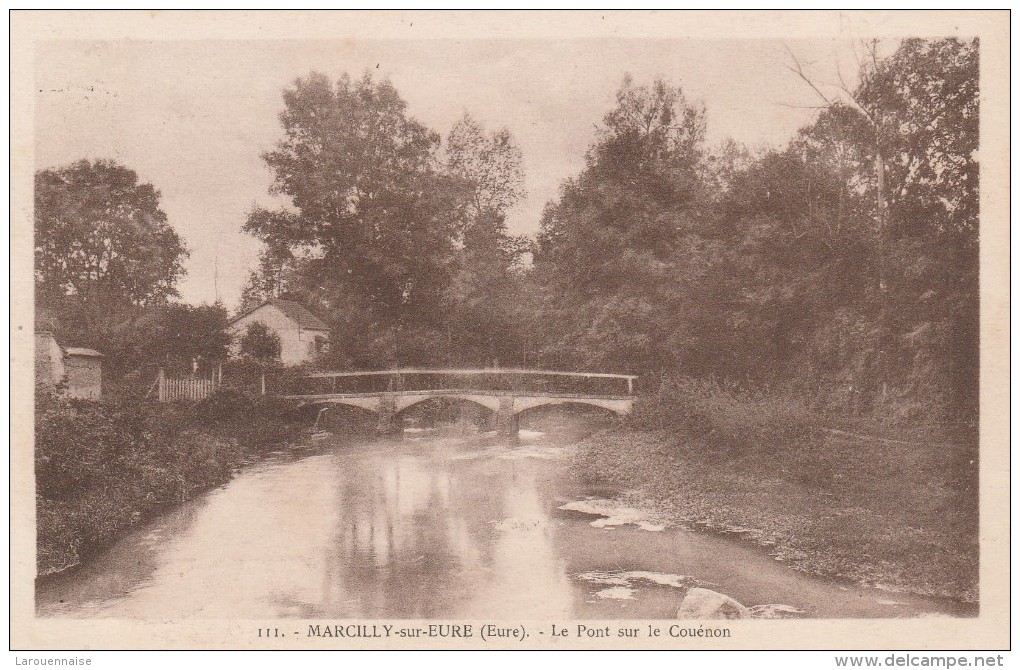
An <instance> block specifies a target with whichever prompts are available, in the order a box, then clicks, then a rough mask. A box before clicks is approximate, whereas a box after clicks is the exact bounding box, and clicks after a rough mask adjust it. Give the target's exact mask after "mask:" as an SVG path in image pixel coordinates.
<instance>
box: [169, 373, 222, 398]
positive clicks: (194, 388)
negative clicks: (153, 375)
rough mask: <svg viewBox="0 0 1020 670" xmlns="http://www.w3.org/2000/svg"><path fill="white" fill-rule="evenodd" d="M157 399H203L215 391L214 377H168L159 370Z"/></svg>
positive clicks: (215, 382) (215, 381)
mask: <svg viewBox="0 0 1020 670" xmlns="http://www.w3.org/2000/svg"><path fill="white" fill-rule="evenodd" d="M157 384H158V385H159V401H160V402H171V401H173V400H204V399H206V398H208V397H209V396H211V395H212V394H213V392H215V391H216V387H217V386H218V384H217V380H216V379H196V378H185V379H170V378H168V377H167V376H166V375H164V374H163V371H162V370H160V373H159V379H157Z"/></svg>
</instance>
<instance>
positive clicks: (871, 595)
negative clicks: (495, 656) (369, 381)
mask: <svg viewBox="0 0 1020 670" xmlns="http://www.w3.org/2000/svg"><path fill="white" fill-rule="evenodd" d="M564 453H565V449H564V448H563V447H559V446H555V444H554V443H553V442H551V441H547V440H546V439H545V438H544V437H543V436H541V435H540V434H530V435H529V434H527V433H525V434H524V437H523V439H522V440H521V442H520V443H517V444H513V445H511V444H506V443H502V444H501V443H498V442H496V441H495V439H494V438H493V437H491V436H485V435H475V436H467V437H441V436H439V435H436V434H431V433H408V434H405V437H404V439H403V440H399V441H397V440H394V441H388V442H382V441H365V442H361V443H357V442H355V443H346V444H344V443H340V442H320V443H317V444H315V445H314V446H312V447H308V448H305V449H298V450H295V451H293V452H288V453H285V454H278V455H277V456H274V457H273V458H271V459H269V460H267V461H264V462H262V463H261V464H259V465H256V466H253V467H250V468H248V469H246V470H244V471H243V472H242V473H240V474H239V475H238V476H236V477H235V478H234V479H233V480H232V481H231V482H230V483H228V484H226V485H224V486H222V487H220V488H218V489H216V490H214V491H211V492H209V493H207V494H205V495H203V496H201V497H199V498H197V499H195V500H193V501H191V502H189V503H187V504H185V505H184V506H182V507H180V508H178V509H177V510H175V511H173V512H170V513H168V514H166V515H163V516H161V517H159V518H157V519H156V520H154V521H153V522H151V523H148V524H146V525H144V526H141V527H139V528H137V529H135V530H133V531H132V532H130V533H128V534H126V535H125V536H123V537H122V538H121V539H120V540H119V541H118V542H117V543H116V544H115V545H113V546H112V547H111V548H110V549H109V550H108V551H106V552H105V553H103V554H101V555H99V556H96V557H95V558H93V559H92V560H91V561H90V562H89V563H88V564H87V565H85V566H83V567H81V568H78V569H75V570H71V571H67V572H66V573H64V574H60V575H56V576H54V577H50V578H47V579H44V580H41V581H40V583H39V585H38V587H37V593H36V608H37V610H38V613H39V614H40V615H42V616H60V617H126V618H140V619H157V620H171V619H182V618H258V617H302V618H312V617H332V618H341V617H344V618H352V617H360V618H400V619H409V618H443V619H453V618H486V617H498V618H500V619H514V620H521V619H529V618H530V619H552V618H564V619H566V618H577V619H588V618H591V619H597V618H671V617H672V615H673V613H674V611H675V610H676V607H677V605H678V604H679V602H680V600H681V599H682V597H683V593H684V590H685V589H686V588H687V587H688V586H691V585H700V586H705V587H707V588H711V589H714V590H717V591H720V592H723V593H726V594H727V595H730V596H732V597H734V598H736V599H737V600H738V601H740V602H742V603H744V604H746V605H748V606H759V607H758V609H757V610H756V612H759V613H761V614H764V613H766V612H768V611H772V612H779V613H782V612H787V613H789V612H790V611H792V610H800V612H801V614H800V616H809V617H915V616H923V615H952V616H969V615H974V614H975V613H976V612H975V610H974V608H973V607H972V606H966V605H961V604H958V603H953V602H949V601H941V600H936V599H928V598H922V597H916V596H910V595H906V594H900V593H892V592H887V591H881V590H877V589H872V588H864V587H857V586H850V585H844V584H837V583H833V582H829V581H826V580H822V579H817V578H813V577H810V576H807V575H804V574H802V573H799V572H796V571H794V570H791V569H790V568H788V567H786V566H785V565H783V564H781V563H777V562H776V561H775V560H773V559H771V558H770V557H769V556H767V555H766V554H765V553H764V552H762V551H760V550H758V549H756V548H754V547H751V546H749V545H748V544H746V543H742V542H740V541H739V540H733V539H729V538H724V537H719V536H714V535H709V534H704V533H694V532H688V531H681V530H673V529H666V530H660V531H656V530H648V529H647V528H654V526H648V525H646V526H645V527H644V528H642V527H639V526H638V525H635V524H623V525H615V526H614V525H603V524H600V523H599V518H598V517H593V516H590V515H586V514H582V513H578V512H576V511H575V512H570V511H565V510H561V509H560V507H561V506H563V505H565V504H567V503H570V502H576V501H581V500H584V499H586V498H588V497H593V492H591V491H586V490H584V489H583V488H581V487H580V486H579V484H578V483H577V482H576V481H574V480H573V479H572V478H571V476H570V473H569V469H568V468H567V467H566V461H565V457H564ZM593 521H595V523H596V525H594V526H593V525H592V522H593ZM602 521H603V522H604V519H603V520H602ZM769 605H781V606H784V607H780V608H774V607H773V608H769V607H763V606H769Z"/></svg>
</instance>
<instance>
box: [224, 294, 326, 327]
mask: <svg viewBox="0 0 1020 670" xmlns="http://www.w3.org/2000/svg"><path fill="white" fill-rule="evenodd" d="M267 305H272V306H273V307H276V308H277V309H278V310H280V311H281V312H283V313H284V314H286V315H287V316H288V317H289V318H290V319H292V320H293V321H295V322H296V323H297V325H298V326H300V327H301V328H304V329H305V330H327V331H328V330H329V326H327V325H326V324H325V323H324V322H323V321H322V319H320V318H319V317H317V316H315V315H314V314H312V313H311V312H310V311H309V310H308V308H307V307H305V306H304V305H302V304H301V303H299V302H294V301H293V300H281V299H280V298H273V299H272V300H267V301H265V302H264V303H262V304H261V305H259V306H258V307H253V308H252V309H249V310H248V311H247V312H245V313H244V314H241V315H239V316H237V317H236V318H234V319H233V320H232V321H231V322H230V323H235V322H237V321H240V320H241V319H243V318H244V317H246V316H248V315H249V314H252V313H253V312H256V311H258V310H260V309H262V308H263V307H265V306H267Z"/></svg>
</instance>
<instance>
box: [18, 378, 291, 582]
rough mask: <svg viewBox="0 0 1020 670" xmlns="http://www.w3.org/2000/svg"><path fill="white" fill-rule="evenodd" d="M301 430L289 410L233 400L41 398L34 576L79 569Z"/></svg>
mask: <svg viewBox="0 0 1020 670" xmlns="http://www.w3.org/2000/svg"><path fill="white" fill-rule="evenodd" d="M303 425H307V418H306V417H303V416H301V415H299V414H297V413H296V411H295V410H294V409H293V408H292V407H291V406H290V405H289V404H287V403H285V402H282V401H278V400H275V399H273V398H261V397H260V398H255V399H252V398H249V397H246V396H244V395H242V394H239V393H235V392H229V391H227V392H221V393H218V394H216V395H215V396H213V397H212V398H209V399H208V400H205V401H202V402H199V403H192V404H175V403H171V404H159V403H139V402H137V401H108V402H102V403H96V402H86V401H73V400H56V399H53V398H51V397H46V396H40V397H39V398H37V403H36V422H35V475H36V515H37V521H36V527H37V533H38V534H37V542H36V547H37V552H36V554H37V561H36V563H37V569H38V574H40V575H46V574H50V573H53V572H58V571H60V570H63V569H66V568H68V567H71V566H73V565H76V564H78V563H79V562H80V561H81V560H83V559H84V558H86V557H87V556H88V555H89V554H90V553H93V552H95V551H97V550H99V549H101V548H103V547H105V546H106V545H107V544H108V543H109V542H110V541H111V540H112V539H113V538H114V537H116V536H117V534H118V533H120V532H122V531H123V530H124V529H126V528H128V527H130V526H132V525H134V524H136V523H139V522H141V521H143V520H145V519H146V518H149V517H151V516H152V515H154V514H156V513H159V512H160V511H163V510H165V509H167V508H169V507H171V506H173V505H176V504H179V503H181V502H183V501H185V500H187V499H189V498H191V497H193V496H195V495H197V494H198V493H200V492H202V491H205V490H207V489H209V488H211V487H214V486H217V485H219V484H222V483H224V482H226V481H228V480H229V479H230V477H231V475H232V473H233V472H234V470H235V469H236V468H237V467H239V466H241V465H243V464H244V463H247V462H251V461H252V460H255V459H257V458H258V457H259V456H260V455H261V454H263V453H265V452H267V451H268V450H270V449H274V448H278V446H279V445H280V444H282V443H285V442H287V441H288V440H290V439H292V438H293V437H294V436H296V435H297V434H298V432H299V430H300V428H301V427H302V426H303Z"/></svg>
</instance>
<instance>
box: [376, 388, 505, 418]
mask: <svg viewBox="0 0 1020 670" xmlns="http://www.w3.org/2000/svg"><path fill="white" fill-rule="evenodd" d="M439 399H442V400H461V401H465V402H470V403H474V404H476V405H481V406H482V407H484V408H485V409H487V410H489V411H490V412H497V411H499V397H498V396H491V395H474V394H470V393H438V394H422V395H405V396H398V397H397V398H396V399H395V408H394V416H396V415H397V414H400V413H401V412H403V411H404V410H406V409H409V408H411V407H414V406H415V405H420V404H421V403H423V402H426V401H428V400H439Z"/></svg>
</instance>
